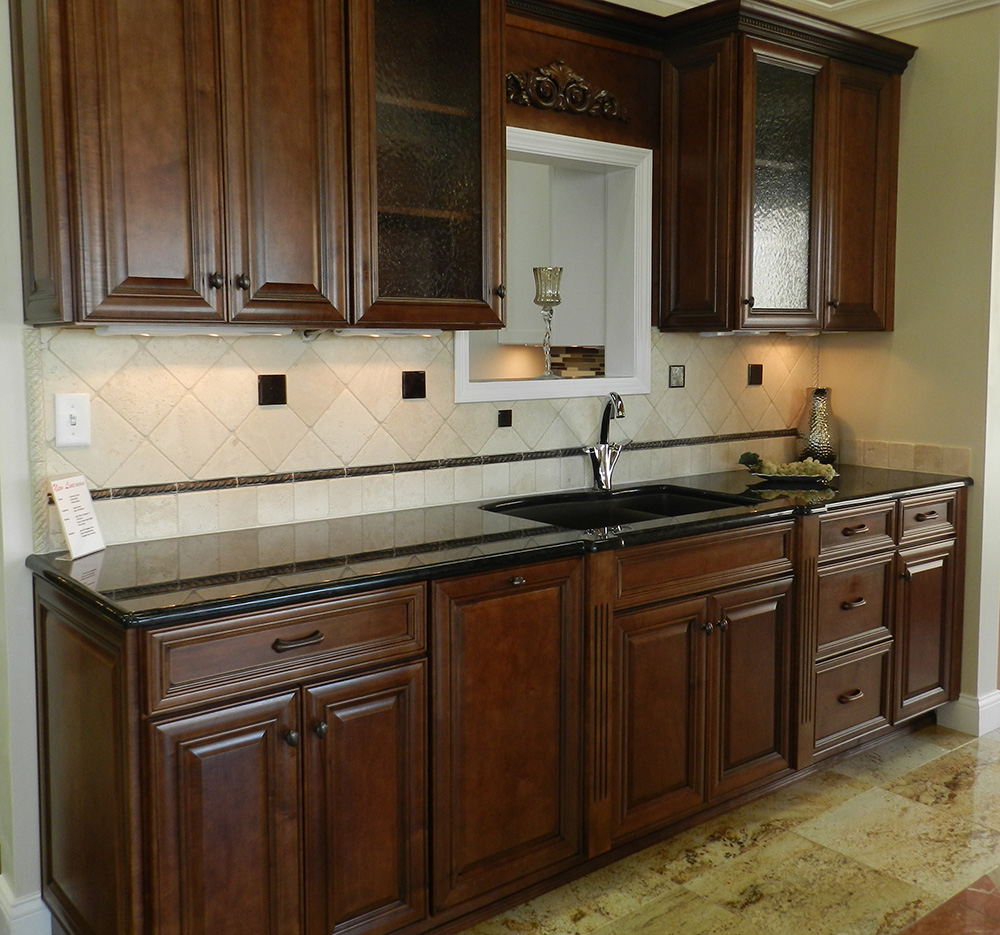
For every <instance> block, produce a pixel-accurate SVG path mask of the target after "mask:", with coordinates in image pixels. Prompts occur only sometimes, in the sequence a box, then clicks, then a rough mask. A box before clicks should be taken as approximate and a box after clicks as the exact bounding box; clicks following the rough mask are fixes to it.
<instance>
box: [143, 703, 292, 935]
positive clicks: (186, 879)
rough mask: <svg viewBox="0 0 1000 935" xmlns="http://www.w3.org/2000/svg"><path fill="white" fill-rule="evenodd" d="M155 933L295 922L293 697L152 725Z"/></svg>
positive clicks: (225, 931) (273, 932)
mask: <svg viewBox="0 0 1000 935" xmlns="http://www.w3.org/2000/svg"><path fill="white" fill-rule="evenodd" d="M147 737H148V749H149V761H150V769H151V774H150V778H151V782H152V795H151V797H150V803H149V813H150V817H149V825H150V855H151V857H150V863H151V879H152V880H153V886H152V888H151V894H150V895H151V903H152V919H153V920H154V924H153V926H152V929H151V931H152V932H155V933H156V935H161V933H162V935H167V933H170V935H203V933H204V935H208V933H213V935H294V933H297V932H299V931H301V921H300V920H301V913H302V908H301V904H300V899H299V894H300V891H301V882H300V874H299V866H300V852H301V834H302V831H301V828H302V826H301V817H300V793H299V790H300V782H299V772H300V757H299V752H298V750H297V749H296V747H297V744H298V740H299V716H298V698H297V695H296V693H295V692H286V693H283V694H281V695H278V696H275V697H273V698H264V699H261V700H255V701H249V702H244V703H241V704H236V705H233V706H231V707H225V708H221V709H218V710H213V711H208V712H204V713H201V714H194V715H189V716H181V717H176V718H170V719H168V720H165V721H159V722H156V723H152V724H150V725H148V728H147Z"/></svg>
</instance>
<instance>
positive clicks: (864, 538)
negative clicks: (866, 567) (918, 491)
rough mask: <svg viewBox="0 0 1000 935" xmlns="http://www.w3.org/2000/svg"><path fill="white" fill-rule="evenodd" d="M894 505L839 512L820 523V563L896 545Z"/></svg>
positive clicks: (891, 502)
mask: <svg viewBox="0 0 1000 935" xmlns="http://www.w3.org/2000/svg"><path fill="white" fill-rule="evenodd" d="M895 506H896V504H895V502H894V501H889V502H887V503H876V504H874V505H871V504H869V505H868V506H864V507H855V508H853V509H850V510H837V511H836V512H835V513H830V514H829V515H828V516H824V517H823V518H822V519H821V520H820V523H819V555H820V561H825V560H827V559H830V558H836V557H839V556H841V555H853V554H855V553H858V552H871V551H874V550H875V549H891V548H892V547H893V546H894V545H895V536H894V532H895V529H894V523H893V517H894V513H895Z"/></svg>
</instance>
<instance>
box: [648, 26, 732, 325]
mask: <svg viewBox="0 0 1000 935" xmlns="http://www.w3.org/2000/svg"><path fill="white" fill-rule="evenodd" d="M737 58H738V46H737V42H736V39H735V37H729V38H726V39H721V40H718V41H715V42H709V43H705V44H704V45H702V46H698V47H696V48H694V49H683V50H677V51H673V52H669V53H668V54H667V58H666V61H665V62H664V65H663V74H664V88H663V106H664V118H663V120H664V123H663V135H664V142H663V159H664V169H663V187H664V200H665V205H666V208H665V210H664V219H663V225H664V228H663V229H664V236H663V263H664V268H663V271H662V274H661V280H662V283H663V289H664V294H663V300H662V302H661V306H660V328H661V329H662V330H665V331H671V330H673V331H727V330H729V329H731V328H732V327H734V325H733V321H732V316H731V314H730V308H731V305H732V295H733V281H732V269H733V262H734V256H735V253H734V244H733V238H732V236H731V231H732V228H733V225H734V224H735V223H736V217H735V214H734V209H733V206H734V199H735V191H736V181H737V180H736V172H735V161H734V159H733V156H732V153H733V150H734V148H735V146H736V131H735V109H736V100H735V87H736V72H737Z"/></svg>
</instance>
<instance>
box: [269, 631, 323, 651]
mask: <svg viewBox="0 0 1000 935" xmlns="http://www.w3.org/2000/svg"><path fill="white" fill-rule="evenodd" d="M323 639H324V634H323V633H321V632H320V631H319V630H316V631H315V632H314V633H310V634H309V635H308V636H302V637H300V638H299V639H297V640H275V641H274V642H273V643H272V644H271V649H273V650H274V651H275V652H276V653H287V652H288V651H289V650H290V649H300V648H301V647H303V646H315V645H316V644H317V643H322V642H323Z"/></svg>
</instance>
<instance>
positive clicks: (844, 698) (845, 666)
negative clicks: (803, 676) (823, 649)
mask: <svg viewBox="0 0 1000 935" xmlns="http://www.w3.org/2000/svg"><path fill="white" fill-rule="evenodd" d="M891 648H892V643H891V642H888V641H887V642H884V643H879V644H878V645H877V646H872V647H869V648H868V649H862V650H858V651H857V652H853V653H848V654H847V655H845V656H837V657H836V658H834V659H830V660H828V661H826V662H821V663H819V665H817V666H816V744H815V747H816V752H817V753H820V752H824V753H826V752H833V751H834V750H837V749H840V748H841V747H845V746H848V745H849V744H850V743H852V742H853V741H854V740H856V739H857V738H858V737H861V736H865V735H868V734H870V733H874V732H876V731H880V730H882V729H888V727H889V654H890V650H891Z"/></svg>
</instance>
